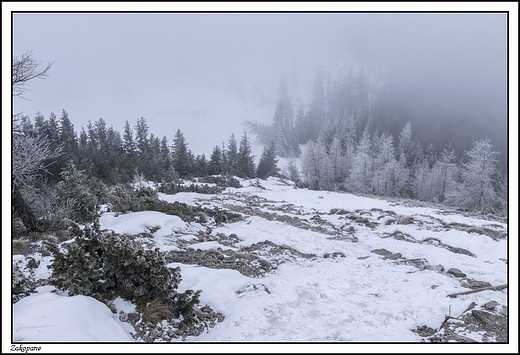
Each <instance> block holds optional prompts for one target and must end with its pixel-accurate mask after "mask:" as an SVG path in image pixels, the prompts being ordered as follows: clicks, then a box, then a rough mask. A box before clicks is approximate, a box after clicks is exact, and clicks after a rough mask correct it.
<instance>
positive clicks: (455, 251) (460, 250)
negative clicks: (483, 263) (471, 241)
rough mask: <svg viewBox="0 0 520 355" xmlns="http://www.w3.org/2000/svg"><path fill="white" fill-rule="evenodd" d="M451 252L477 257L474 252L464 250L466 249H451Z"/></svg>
mask: <svg viewBox="0 0 520 355" xmlns="http://www.w3.org/2000/svg"><path fill="white" fill-rule="evenodd" d="M450 251H451V252H452V253H456V254H464V255H468V256H472V257H475V254H473V253H472V252H470V251H469V250H467V249H464V248H459V247H451V248H450Z"/></svg>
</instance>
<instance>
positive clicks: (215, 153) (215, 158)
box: [208, 145, 224, 175]
mask: <svg viewBox="0 0 520 355" xmlns="http://www.w3.org/2000/svg"><path fill="white" fill-rule="evenodd" d="M223 171H224V166H223V162H222V152H221V150H220V147H219V146H218V145H216V146H214V147H213V150H212V151H211V156H210V158H209V164H208V174H209V175H219V174H222V173H223Z"/></svg>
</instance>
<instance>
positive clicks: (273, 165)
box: [256, 141, 279, 179]
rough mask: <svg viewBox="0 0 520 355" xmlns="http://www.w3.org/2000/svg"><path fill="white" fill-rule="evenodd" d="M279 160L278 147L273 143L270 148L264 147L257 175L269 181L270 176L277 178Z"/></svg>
mask: <svg viewBox="0 0 520 355" xmlns="http://www.w3.org/2000/svg"><path fill="white" fill-rule="evenodd" d="M277 163H278V159H276V145H275V143H274V141H273V142H271V144H269V145H268V146H264V149H263V151H262V156H261V157H260V161H259V162H258V168H257V170H256V175H257V176H258V177H259V178H260V179H267V178H268V177H269V176H275V175H277V174H278V171H279V169H278V166H277Z"/></svg>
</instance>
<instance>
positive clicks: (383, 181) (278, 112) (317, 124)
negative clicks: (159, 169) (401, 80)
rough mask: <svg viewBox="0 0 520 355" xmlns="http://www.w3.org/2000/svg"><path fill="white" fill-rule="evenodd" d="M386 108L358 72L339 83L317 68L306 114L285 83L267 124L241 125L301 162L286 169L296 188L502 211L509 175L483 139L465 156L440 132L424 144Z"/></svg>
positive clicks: (287, 155) (469, 148)
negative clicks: (271, 117) (325, 75)
mask: <svg viewBox="0 0 520 355" xmlns="http://www.w3.org/2000/svg"><path fill="white" fill-rule="evenodd" d="M376 94H378V95H376ZM395 103H396V102H394V104H395ZM388 106H389V104H388V102H386V98H385V94H384V92H382V93H381V92H380V91H379V92H378V91H377V90H375V89H374V88H372V87H371V86H370V85H369V80H368V77H367V75H366V74H365V73H364V72H363V70H361V71H360V72H359V73H358V74H357V76H354V75H353V74H352V73H349V74H348V75H347V76H346V77H340V78H339V79H337V80H332V79H330V78H329V79H328V80H325V78H324V75H323V73H322V72H321V71H318V72H317V75H316V78H315V82H314V87H313V91H312V95H311V99H310V103H309V105H308V108H307V109H306V110H305V109H304V105H303V103H300V104H299V108H298V110H297V112H296V114H295V113H294V111H293V104H292V102H291V98H290V96H289V94H288V90H287V84H286V82H285V80H284V79H282V81H281V83H280V90H279V99H278V104H277V106H276V109H275V111H274V115H273V119H272V123H270V124H260V123H258V122H246V124H247V125H248V127H249V129H250V130H251V131H252V132H254V133H256V134H257V136H258V138H259V140H260V141H261V142H263V143H268V142H270V141H273V142H274V143H273V144H274V145H275V147H276V151H277V154H278V155H279V156H282V157H288V158H295V157H301V162H302V164H301V169H299V168H298V167H297V166H295V165H294V164H293V163H292V164H291V165H290V167H289V171H288V174H289V175H290V176H291V178H292V179H293V180H295V181H298V183H299V185H300V186H307V187H310V188H313V189H339V190H343V191H348V192H355V193H364V194H375V195H380V196H392V197H406V198H412V199H419V200H423V201H434V202H440V203H446V204H450V205H454V206H458V207H461V208H467V209H473V210H480V211H486V212H500V213H503V212H505V211H506V210H507V176H506V174H505V173H503V172H502V171H501V169H500V168H499V165H500V164H499V157H500V154H499V152H498V151H495V150H494V147H493V144H492V143H491V140H490V139H489V138H488V137H486V138H483V139H475V140H473V141H472V143H471V145H470V146H468V148H467V149H465V150H463V151H462V152H457V150H460V147H462V146H461V145H460V142H456V143H453V142H451V141H447V140H446V139H447V138H449V137H445V136H443V135H440V137H435V139H432V141H430V142H429V143H428V144H427V145H426V146H424V145H423V144H421V141H420V140H417V139H416V138H415V135H414V136H412V124H411V122H410V121H408V122H404V123H403V124H402V125H401V126H400V127H401V130H400V131H399V130H398V129H399V125H400V122H402V120H401V119H395V117H394V119H393V118H392V116H393V115H395V114H396V113H397V112H400V111H399V110H396V109H393V108H391V107H388ZM382 108H386V109H385V110H384V111H382ZM381 116H385V118H384V119H383V118H381ZM404 117H407V116H406V115H404ZM388 122H391V123H392V124H391V125H388ZM468 130H470V129H468ZM463 135H464V134H462V132H461V136H463ZM451 137H453V138H455V139H457V136H451ZM439 143H443V144H442V145H440V144H439ZM302 147H304V148H303V149H302ZM424 147H426V148H424ZM457 147H458V148H459V149H457Z"/></svg>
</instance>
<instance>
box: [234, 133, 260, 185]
mask: <svg viewBox="0 0 520 355" xmlns="http://www.w3.org/2000/svg"><path fill="white" fill-rule="evenodd" d="M236 174H237V175H238V176H239V177H241V178H245V179H251V178H253V177H254V176H255V160H254V157H253V155H252V154H251V144H250V143H249V139H248V137H247V133H246V132H245V131H244V134H243V135H242V139H241V140H240V147H239V149H238V160H237V168H236Z"/></svg>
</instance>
